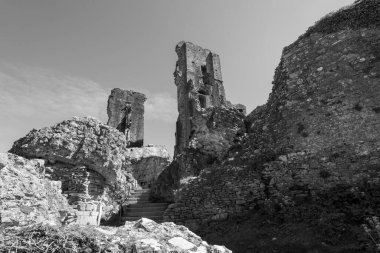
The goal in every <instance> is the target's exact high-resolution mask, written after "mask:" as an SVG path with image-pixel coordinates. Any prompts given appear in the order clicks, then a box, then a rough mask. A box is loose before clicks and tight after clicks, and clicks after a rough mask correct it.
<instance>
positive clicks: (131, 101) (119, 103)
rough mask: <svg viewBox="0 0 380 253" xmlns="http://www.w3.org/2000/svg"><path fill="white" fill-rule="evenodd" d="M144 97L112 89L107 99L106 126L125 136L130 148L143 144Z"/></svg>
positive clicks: (135, 93) (128, 91)
mask: <svg viewBox="0 0 380 253" xmlns="http://www.w3.org/2000/svg"><path fill="white" fill-rule="evenodd" d="M145 101H146V96H145V95H144V94H142V93H139V92H135V91H132V90H121V89H119V88H116V89H113V90H112V91H111V95H110V96H109V98H108V106H107V114H108V122H107V125H109V126H112V127H115V128H116V129H118V130H119V131H120V132H122V133H124V134H125V138H126V140H127V142H128V143H129V146H130V147H142V146H143V144H144V102H145Z"/></svg>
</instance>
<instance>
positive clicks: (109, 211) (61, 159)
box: [10, 117, 140, 221]
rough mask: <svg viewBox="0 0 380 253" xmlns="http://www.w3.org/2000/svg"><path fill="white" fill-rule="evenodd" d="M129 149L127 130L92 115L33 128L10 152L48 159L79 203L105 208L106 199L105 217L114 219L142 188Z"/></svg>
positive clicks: (55, 175) (54, 174)
mask: <svg viewBox="0 0 380 253" xmlns="http://www.w3.org/2000/svg"><path fill="white" fill-rule="evenodd" d="M127 149H128V148H127V141H126V139H125V136H124V135H123V134H122V133H120V132H119V131H117V130H116V129H115V128H113V127H110V126H108V125H105V124H103V123H101V122H100V121H98V120H96V119H94V118H91V117H85V118H77V117H74V118H73V119H72V120H65V121H63V122H61V123H58V124H56V125H54V126H52V127H45V128H42V129H39V130H35V129H34V130H32V131H30V132H29V133H28V134H27V135H26V136H25V137H23V138H21V139H19V140H18V141H16V142H15V143H14V144H13V146H12V149H11V150H10V152H11V153H14V154H18V155H21V156H23V157H26V158H42V159H45V160H48V161H49V165H48V168H47V172H48V173H47V174H49V175H50V177H52V178H54V179H57V180H62V182H63V189H64V191H65V192H66V194H68V197H69V200H70V202H71V203H73V205H74V206H76V207H78V205H79V206H81V203H80V202H83V203H85V205H89V204H90V203H93V204H91V205H92V206H93V207H92V209H94V208H96V209H99V208H98V204H99V202H98V201H101V203H102V205H103V212H102V218H103V219H104V220H105V221H108V220H111V219H112V218H113V217H116V216H117V213H118V212H119V205H120V204H122V203H123V202H124V200H125V199H126V198H127V197H128V195H129V194H130V193H131V192H132V191H133V190H134V189H138V188H140V186H139V185H138V183H137V181H136V179H135V178H134V177H133V175H132V168H131V161H130V159H129V157H128V156H127V155H126V154H127ZM78 209H79V210H82V208H81V207H80V208H78ZM87 209H90V208H87ZM86 215H87V214H83V216H86ZM94 215H95V214H94ZM91 216H92V215H91Z"/></svg>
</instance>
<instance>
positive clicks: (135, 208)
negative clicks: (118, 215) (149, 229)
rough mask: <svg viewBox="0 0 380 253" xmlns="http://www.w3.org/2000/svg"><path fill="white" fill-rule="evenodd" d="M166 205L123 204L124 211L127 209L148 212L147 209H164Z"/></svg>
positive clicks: (127, 210)
mask: <svg viewBox="0 0 380 253" xmlns="http://www.w3.org/2000/svg"><path fill="white" fill-rule="evenodd" d="M166 208H167V206H144V207H141V206H137V207H136V206H135V205H130V206H124V210H125V212H129V211H139V212H148V211H165V210H166Z"/></svg>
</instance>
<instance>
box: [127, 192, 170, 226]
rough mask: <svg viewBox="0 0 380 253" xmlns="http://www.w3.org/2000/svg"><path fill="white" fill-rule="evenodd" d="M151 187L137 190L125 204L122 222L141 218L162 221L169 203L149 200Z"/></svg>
mask: <svg viewBox="0 0 380 253" xmlns="http://www.w3.org/2000/svg"><path fill="white" fill-rule="evenodd" d="M149 193H150V190H149V189H142V190H136V191H135V192H134V193H133V194H132V196H131V197H129V198H128V200H127V203H126V204H125V205H123V207H122V208H123V212H122V216H121V223H122V224H124V223H125V222H126V221H136V220H139V219H140V218H143V217H144V218H148V219H151V220H154V221H155V222H162V221H163V215H164V211H165V209H166V208H167V207H168V205H169V204H168V203H153V202H151V201H149Z"/></svg>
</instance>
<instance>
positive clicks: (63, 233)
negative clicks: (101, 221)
mask: <svg viewBox="0 0 380 253" xmlns="http://www.w3.org/2000/svg"><path fill="white" fill-rule="evenodd" d="M96 241H97V238H96V235H95V234H91V233H90V232H88V233H84V231H83V230H81V229H78V228H75V227H69V228H58V227H52V226H49V225H42V224H38V225H33V226H29V227H23V228H17V227H13V228H0V252H12V253H13V252H20V253H21V252H45V253H47V252H59V253H60V252H104V250H103V249H102V248H101V247H99V245H98V244H97V243H96Z"/></svg>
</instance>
